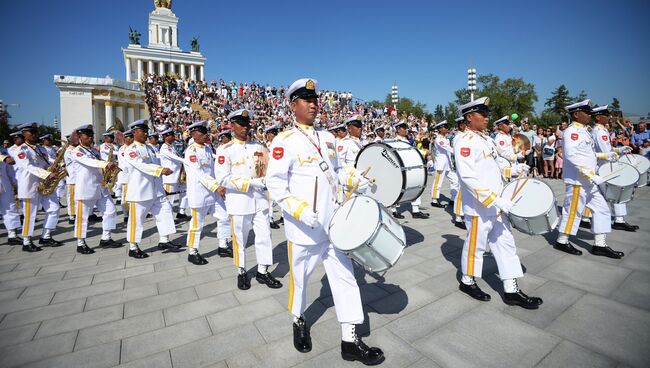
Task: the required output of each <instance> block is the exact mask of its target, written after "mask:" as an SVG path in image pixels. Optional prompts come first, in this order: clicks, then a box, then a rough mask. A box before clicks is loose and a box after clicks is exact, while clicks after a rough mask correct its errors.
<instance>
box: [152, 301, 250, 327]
mask: <svg viewBox="0 0 650 368" xmlns="http://www.w3.org/2000/svg"><path fill="white" fill-rule="evenodd" d="M237 305H239V303H237V299H235V297H234V296H233V295H232V294H231V293H228V294H221V295H215V296H213V297H210V298H205V299H201V300H196V301H192V302H189V303H184V304H179V305H175V306H173V307H169V308H166V309H165V310H164V314H165V324H166V325H167V326H171V325H173V324H176V323H179V322H184V321H188V320H191V319H195V318H197V317H201V316H207V315H210V314H212V313H216V312H219V311H222V310H225V309H229V308H231V307H234V306H237Z"/></svg>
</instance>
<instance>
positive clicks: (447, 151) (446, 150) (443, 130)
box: [431, 120, 458, 208]
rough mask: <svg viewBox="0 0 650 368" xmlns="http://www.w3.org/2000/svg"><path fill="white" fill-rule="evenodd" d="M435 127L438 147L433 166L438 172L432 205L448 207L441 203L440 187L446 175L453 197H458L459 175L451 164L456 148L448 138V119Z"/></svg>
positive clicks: (434, 181) (436, 145)
mask: <svg viewBox="0 0 650 368" xmlns="http://www.w3.org/2000/svg"><path fill="white" fill-rule="evenodd" d="M433 128H434V129H436V128H437V129H438V136H437V137H436V138H435V139H434V140H433V144H434V147H435V149H436V156H435V160H434V162H433V168H434V169H435V170H436V174H435V178H434V180H433V186H432V187H431V198H432V201H431V206H433V207H438V208H447V204H442V203H439V202H438V198H440V189H441V188H442V182H443V181H444V177H445V176H446V177H447V178H448V179H449V186H450V191H451V197H452V198H456V194H457V193H458V176H457V175H456V172H455V171H454V170H453V169H452V164H451V156H452V155H453V152H454V149H453V148H452V147H451V144H450V143H449V138H447V133H449V129H448V128H447V120H443V121H441V122H439V123H437V124H436V125H434V126H433Z"/></svg>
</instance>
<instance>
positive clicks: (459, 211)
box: [451, 131, 465, 218]
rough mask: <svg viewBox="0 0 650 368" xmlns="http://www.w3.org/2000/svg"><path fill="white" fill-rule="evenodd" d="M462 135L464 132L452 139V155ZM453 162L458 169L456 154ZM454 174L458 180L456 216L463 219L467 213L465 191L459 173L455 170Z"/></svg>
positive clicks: (455, 201)
mask: <svg viewBox="0 0 650 368" xmlns="http://www.w3.org/2000/svg"><path fill="white" fill-rule="evenodd" d="M461 134H463V132H460V131H458V132H456V134H454V137H453V138H452V139H451V149H452V151H451V153H452V154H453V153H454V147H456V141H458V137H460V135H461ZM452 160H453V163H454V169H456V167H458V165H457V164H456V155H455V154H454V155H453V156H452ZM454 172H456V180H457V181H458V189H457V190H456V197H454V215H456V218H461V217H462V216H465V212H463V191H462V190H460V178H459V177H458V172H457V171H456V170H454Z"/></svg>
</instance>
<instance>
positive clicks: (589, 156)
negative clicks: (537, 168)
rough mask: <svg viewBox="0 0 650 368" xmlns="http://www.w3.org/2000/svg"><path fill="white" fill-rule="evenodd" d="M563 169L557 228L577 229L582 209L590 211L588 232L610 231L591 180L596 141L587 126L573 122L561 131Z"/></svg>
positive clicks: (604, 205)
mask: <svg viewBox="0 0 650 368" xmlns="http://www.w3.org/2000/svg"><path fill="white" fill-rule="evenodd" d="M562 137H563V139H562V151H563V152H564V168H563V170H564V171H563V173H562V178H563V179H564V184H565V186H566V195H565V197H564V205H563V207H562V220H561V221H560V226H559V227H558V230H559V232H560V233H562V234H565V235H575V234H576V233H577V232H578V227H579V225H580V218H581V216H582V213H583V211H584V209H585V206H586V207H587V208H589V210H590V212H591V213H592V220H591V231H592V232H593V233H594V234H605V233H609V232H611V231H612V224H611V212H610V211H609V205H608V204H607V202H606V201H605V198H603V195H602V194H601V193H600V191H599V190H598V186H597V185H595V184H593V183H592V182H591V180H590V179H591V178H592V177H593V176H594V175H595V172H596V169H597V160H596V152H595V143H594V140H593V137H592V136H591V134H590V133H589V131H588V130H587V126H586V125H583V124H580V123H577V122H573V123H571V125H569V126H568V127H567V128H566V129H565V130H564V132H562Z"/></svg>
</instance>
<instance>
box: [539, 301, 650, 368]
mask: <svg viewBox="0 0 650 368" xmlns="http://www.w3.org/2000/svg"><path fill="white" fill-rule="evenodd" d="M546 330H547V331H549V332H551V333H554V334H556V335H558V336H561V337H563V338H565V339H568V340H571V341H572V342H575V343H577V344H579V345H581V346H583V347H586V348H588V349H590V350H593V351H596V352H598V353H600V354H603V355H606V356H608V357H610V358H613V359H615V360H617V361H619V362H623V363H626V364H629V365H631V366H635V367H646V366H648V362H650V351H649V350H648V349H647V347H648V346H650V312H648V311H645V310H641V309H637V308H634V307H630V306H627V305H624V304H621V303H618V302H615V301H612V300H608V299H606V298H603V297H600V296H597V295H592V294H587V295H585V296H583V297H582V298H581V299H580V300H578V301H577V302H576V303H575V304H574V305H573V306H571V307H570V308H569V309H567V311H566V312H564V313H562V314H561V315H560V316H559V317H558V318H557V319H556V320H555V321H553V323H551V325H550V326H549V327H548V328H547V329H546ZM585 337H588V338H585Z"/></svg>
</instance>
